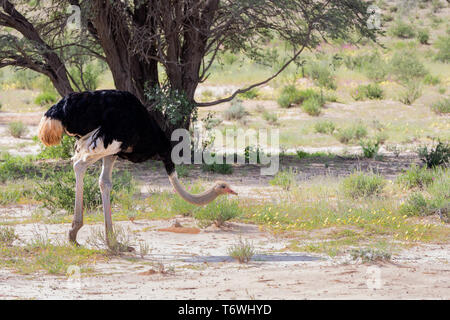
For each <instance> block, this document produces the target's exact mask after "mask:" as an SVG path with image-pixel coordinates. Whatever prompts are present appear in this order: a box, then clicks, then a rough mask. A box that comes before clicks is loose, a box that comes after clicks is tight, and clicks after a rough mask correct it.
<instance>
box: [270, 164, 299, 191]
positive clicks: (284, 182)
mask: <svg viewBox="0 0 450 320" xmlns="http://www.w3.org/2000/svg"><path fill="white" fill-rule="evenodd" d="M296 176H297V171H296V170H295V169H293V168H289V169H288V170H280V171H278V172H277V174H276V175H275V176H274V177H273V179H272V180H270V181H269V183H270V184H271V185H273V186H280V187H282V188H283V189H284V190H289V189H291V188H292V187H294V186H296V185H297V182H296V179H295V178H296Z"/></svg>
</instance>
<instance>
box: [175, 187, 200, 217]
mask: <svg viewBox="0 0 450 320" xmlns="http://www.w3.org/2000/svg"><path fill="white" fill-rule="evenodd" d="M186 189H187V190H188V191H189V192H190V193H193V194H199V193H201V192H203V191H204V188H203V186H202V185H200V184H193V185H189V186H187V188H186ZM198 208H199V207H198V206H197V205H195V204H192V203H189V202H187V201H186V200H184V199H183V198H181V197H180V196H178V195H176V196H175V197H174V198H173V200H172V202H171V211H172V212H173V213H174V214H181V215H183V216H192V215H193V214H194V212H195V210H197V209H198Z"/></svg>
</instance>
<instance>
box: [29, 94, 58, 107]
mask: <svg viewBox="0 0 450 320" xmlns="http://www.w3.org/2000/svg"><path fill="white" fill-rule="evenodd" d="M57 100H58V98H57V96H56V94H55V93H52V92H42V93H40V94H39V95H38V96H37V97H36V99H34V103H36V104H37V105H40V106H45V105H49V104H53V103H56V101H57Z"/></svg>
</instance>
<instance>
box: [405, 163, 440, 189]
mask: <svg viewBox="0 0 450 320" xmlns="http://www.w3.org/2000/svg"><path fill="white" fill-rule="evenodd" d="M435 176H436V173H435V172H434V171H433V170H428V169H427V168H426V167H423V168H421V167H418V166H417V165H415V164H414V165H412V166H411V168H409V169H408V170H406V171H405V172H403V173H402V174H400V175H399V176H398V177H397V183H399V184H401V185H403V186H404V187H405V188H407V189H412V188H425V187H426V186H428V185H430V184H431V183H432V182H433V180H434V178H435Z"/></svg>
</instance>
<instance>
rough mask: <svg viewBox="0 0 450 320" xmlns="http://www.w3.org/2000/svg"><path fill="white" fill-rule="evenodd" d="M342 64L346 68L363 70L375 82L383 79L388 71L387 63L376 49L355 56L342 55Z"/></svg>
mask: <svg viewBox="0 0 450 320" xmlns="http://www.w3.org/2000/svg"><path fill="white" fill-rule="evenodd" d="M344 64H345V66H346V67H347V69H350V70H355V69H356V70H358V71H360V72H363V73H364V74H365V75H366V76H367V77H368V78H369V79H371V80H373V81H376V82H379V81H382V80H385V79H386V76H387V75H388V73H389V65H388V64H387V63H386V62H385V61H384V60H383V58H382V57H381V55H380V53H379V52H378V51H375V52H373V53H369V54H367V53H365V54H359V55H356V56H350V55H347V56H344Z"/></svg>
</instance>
